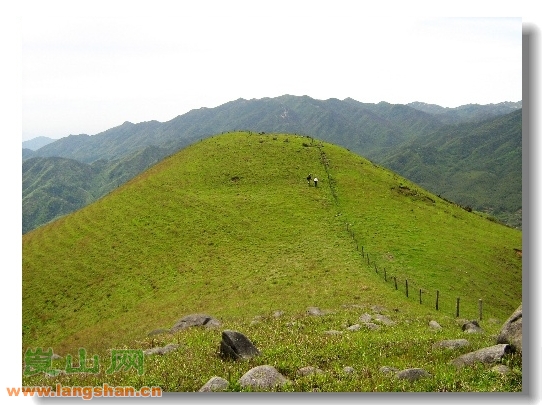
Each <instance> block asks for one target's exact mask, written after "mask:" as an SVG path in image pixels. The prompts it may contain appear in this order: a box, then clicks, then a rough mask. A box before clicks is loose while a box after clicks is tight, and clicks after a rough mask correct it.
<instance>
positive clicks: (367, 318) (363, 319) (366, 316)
mask: <svg viewBox="0 0 542 405" xmlns="http://www.w3.org/2000/svg"><path fill="white" fill-rule="evenodd" d="M359 320H360V321H361V322H364V323H365V322H370V321H371V315H369V314H367V313H365V314H363V315H361V316H360V317H359Z"/></svg>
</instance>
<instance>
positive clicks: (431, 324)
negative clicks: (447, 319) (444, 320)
mask: <svg viewBox="0 0 542 405" xmlns="http://www.w3.org/2000/svg"><path fill="white" fill-rule="evenodd" d="M429 327H430V328H431V329H435V330H441V329H442V326H440V325H439V323H438V322H437V321H431V322H429Z"/></svg>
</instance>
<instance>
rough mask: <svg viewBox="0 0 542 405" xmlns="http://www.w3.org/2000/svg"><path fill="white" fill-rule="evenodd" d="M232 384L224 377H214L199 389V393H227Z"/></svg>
mask: <svg viewBox="0 0 542 405" xmlns="http://www.w3.org/2000/svg"><path fill="white" fill-rule="evenodd" d="M229 384H230V383H229V382H228V380H226V379H224V378H222V377H216V376H215V377H212V378H211V379H210V380H209V381H207V382H206V383H205V385H203V387H201V388H200V389H199V392H216V391H225V390H226V389H227V388H228V385H229Z"/></svg>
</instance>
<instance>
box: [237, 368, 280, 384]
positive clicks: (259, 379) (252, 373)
mask: <svg viewBox="0 0 542 405" xmlns="http://www.w3.org/2000/svg"><path fill="white" fill-rule="evenodd" d="M288 381H289V380H288V379H287V378H286V377H284V376H283V375H282V374H281V373H279V372H278V371H277V369H276V368H275V367H273V366H268V365H263V366H258V367H254V368H252V369H250V370H248V371H247V372H246V373H245V374H244V375H243V376H242V377H241V378H240V379H239V384H240V385H241V387H243V388H247V387H250V388H252V389H254V390H269V389H272V388H274V387H276V386H281V385H284V384H286V383H287V382H288Z"/></svg>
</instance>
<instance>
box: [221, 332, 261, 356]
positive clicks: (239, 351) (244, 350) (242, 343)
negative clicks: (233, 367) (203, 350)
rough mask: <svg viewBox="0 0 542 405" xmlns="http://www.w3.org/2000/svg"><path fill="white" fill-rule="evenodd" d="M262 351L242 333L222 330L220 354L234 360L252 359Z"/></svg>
mask: <svg viewBox="0 0 542 405" xmlns="http://www.w3.org/2000/svg"><path fill="white" fill-rule="evenodd" d="M259 354H260V351H259V350H258V349H257V348H256V347H255V346H254V345H253V344H252V342H251V341H250V340H249V339H248V338H247V337H246V336H245V335H243V334H242V333H240V332H236V331H233V330H225V331H223V332H222V341H221V342H220V356H221V357H222V358H230V359H233V360H242V359H250V358H252V357H254V356H258V355H259Z"/></svg>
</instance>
